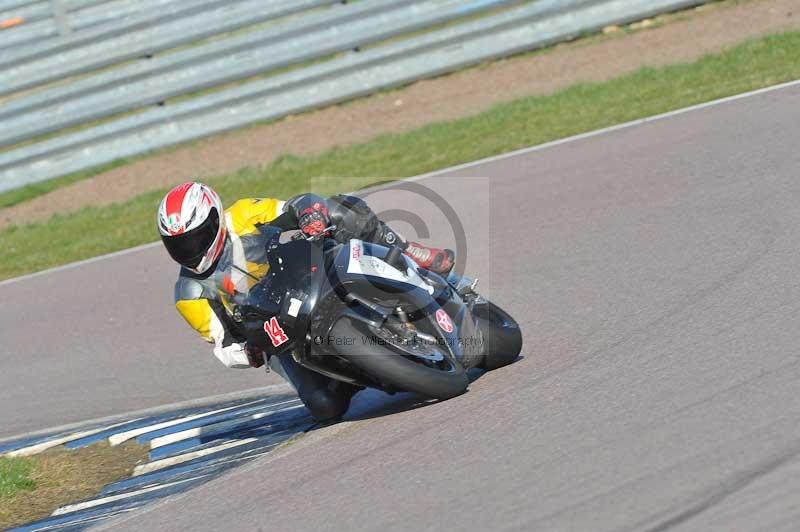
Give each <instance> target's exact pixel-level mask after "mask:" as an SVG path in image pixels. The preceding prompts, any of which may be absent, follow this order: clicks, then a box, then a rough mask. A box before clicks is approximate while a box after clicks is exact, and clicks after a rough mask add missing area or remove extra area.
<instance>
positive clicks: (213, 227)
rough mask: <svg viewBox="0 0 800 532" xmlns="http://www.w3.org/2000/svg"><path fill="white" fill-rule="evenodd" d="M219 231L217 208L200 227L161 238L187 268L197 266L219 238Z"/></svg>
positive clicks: (169, 251) (173, 256)
mask: <svg viewBox="0 0 800 532" xmlns="http://www.w3.org/2000/svg"><path fill="white" fill-rule="evenodd" d="M218 231H219V213H218V212H217V209H211V212H209V213H208V217H207V218H206V219H205V221H204V222H203V223H202V224H201V225H200V226H199V227H195V228H194V229H192V230H191V231H187V232H185V233H183V234H181V235H176V236H164V235H161V240H162V241H163V242H164V246H165V247H166V248H167V252H168V253H169V255H170V257H172V258H173V259H174V260H175V262H177V263H179V264H182V265H184V266H186V267H187V268H196V267H197V265H198V264H200V261H202V260H203V257H204V256H205V255H206V253H208V250H209V248H210V247H211V244H213V243H214V240H215V239H216V238H217V232H218Z"/></svg>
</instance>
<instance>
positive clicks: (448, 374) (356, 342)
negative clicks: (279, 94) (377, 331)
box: [331, 318, 469, 400]
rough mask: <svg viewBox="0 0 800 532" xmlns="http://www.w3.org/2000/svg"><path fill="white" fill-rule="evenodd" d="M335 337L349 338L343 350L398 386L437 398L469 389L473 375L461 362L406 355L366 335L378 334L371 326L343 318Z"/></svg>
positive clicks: (372, 373) (335, 328) (374, 374)
mask: <svg viewBox="0 0 800 532" xmlns="http://www.w3.org/2000/svg"><path fill="white" fill-rule="evenodd" d="M331 336H333V337H334V338H341V339H347V341H346V342H344V343H345V344H349V345H346V347H342V349H341V350H339V349H338V348H337V351H339V354H340V355H342V356H343V357H345V358H346V359H347V360H348V361H349V362H350V363H351V364H353V365H354V366H356V367H357V368H359V369H360V370H362V371H364V372H365V373H367V374H369V375H370V376H371V377H373V378H375V379H377V380H378V381H380V382H382V383H384V384H386V385H388V386H390V387H391V388H393V389H396V390H402V391H407V392H414V393H417V394H419V395H422V396H424V397H429V398H433V399H442V400H444V399H450V398H452V397H455V396H457V395H461V394H462V393H464V392H466V391H467V386H469V379H468V377H467V373H466V371H465V370H464V368H463V367H462V366H461V364H460V363H458V362H457V361H453V363H452V364H451V367H450V368H449V369H447V370H443V369H437V368H434V367H431V366H428V365H426V364H423V363H421V362H416V361H414V360H411V359H410V358H406V357H405V356H402V355H400V354H398V353H396V352H395V351H392V350H391V349H389V348H387V347H385V346H383V345H380V344H378V343H370V342H365V341H363V339H365V338H371V337H374V336H376V335H374V334H373V333H371V332H367V326H366V325H362V324H361V323H356V322H353V321H351V320H350V319H348V318H341V319H340V320H339V321H338V322H336V324H335V325H334V326H333V329H331Z"/></svg>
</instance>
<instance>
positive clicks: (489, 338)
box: [472, 301, 522, 371]
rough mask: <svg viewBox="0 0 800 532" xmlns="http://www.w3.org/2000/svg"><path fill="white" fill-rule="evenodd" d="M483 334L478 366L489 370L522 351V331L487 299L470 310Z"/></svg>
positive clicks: (506, 313) (500, 366) (503, 363)
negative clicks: (482, 354) (480, 358)
mask: <svg viewBox="0 0 800 532" xmlns="http://www.w3.org/2000/svg"><path fill="white" fill-rule="evenodd" d="M472 315H473V316H474V317H475V322H476V323H477V326H478V329H479V330H480V331H481V334H482V335H483V342H484V345H483V349H484V353H485V355H484V360H483V362H481V364H479V365H478V367H479V368H483V369H485V370H488V371H491V370H493V369H497V368H502V367H503V366H507V365H509V364H511V363H512V362H514V361H515V360H516V359H517V357H518V356H519V354H520V352H521V351H522V331H520V328H519V325H518V324H517V322H516V321H515V320H514V318H512V317H511V315H510V314H509V313H508V312H506V311H504V310H503V309H501V308H500V307H498V306H497V305H495V304H494V303H492V302H490V301H487V302H486V303H484V304H481V305H476V306H475V308H474V309H473V310H472Z"/></svg>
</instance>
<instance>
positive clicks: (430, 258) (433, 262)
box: [404, 240, 456, 275]
mask: <svg viewBox="0 0 800 532" xmlns="http://www.w3.org/2000/svg"><path fill="white" fill-rule="evenodd" d="M404 253H405V254H406V255H408V256H409V257H411V258H412V259H413V260H414V262H416V263H417V264H419V265H420V266H421V267H423V268H425V269H426V270H430V271H432V272H434V273H438V274H439V275H447V274H448V273H450V270H452V269H453V265H454V264H455V260H456V254H455V253H454V252H453V250H452V249H440V248H434V247H431V246H425V245H423V244H420V243H419V242H412V241H410V240H409V241H408V242H407V243H406V247H405V249H404Z"/></svg>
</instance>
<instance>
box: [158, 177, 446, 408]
mask: <svg viewBox="0 0 800 532" xmlns="http://www.w3.org/2000/svg"><path fill="white" fill-rule="evenodd" d="M276 226H277V227H279V228H280V229H281V230H290V229H299V230H301V231H302V232H303V233H305V234H306V235H309V236H317V235H319V234H320V233H322V232H324V231H326V229H327V228H328V227H330V226H335V229H334V230H333V231H332V235H330V236H332V237H333V238H335V239H336V240H337V241H340V242H347V241H349V240H350V239H351V238H358V239H361V240H365V241H368V242H374V243H379V244H383V245H396V246H399V247H400V248H401V249H403V250H404V252H405V253H406V254H407V255H408V256H409V257H411V258H412V259H413V260H414V261H415V262H416V263H417V264H419V265H420V266H421V267H423V268H426V269H429V270H432V271H435V272H437V273H441V274H445V275H446V274H447V273H448V272H449V271H450V270H451V269H452V267H453V260H454V253H453V252H452V251H451V250H449V249H437V248H432V247H428V246H424V245H422V244H420V243H417V242H411V241H406V240H405V239H404V238H402V237H401V236H400V235H399V234H398V233H397V232H395V231H393V230H392V229H391V228H389V226H388V225H386V224H385V223H383V222H382V221H381V220H379V219H378V217H377V216H376V215H375V213H374V212H373V211H372V210H371V209H370V208H369V207H368V206H367V204H366V203H365V202H364V201H363V200H361V199H359V198H357V197H355V196H348V195H336V196H333V197H330V198H327V199H326V198H322V197H320V196H318V195H316V194H301V195H299V196H296V197H294V198H292V199H289V200H287V201H281V200H278V199H272V198H260V199H255V198H247V199H241V200H239V201H237V202H236V203H234V204H233V205H231V206H230V207H229V208H228V209H223V206H222V202H221V200H220V198H219V195H217V193H216V192H215V191H214V190H213V189H212V188H211V187H209V186H207V185H204V184H202V183H198V182H187V183H183V184H182V185H178V186H177V187H175V188H173V189H172V190H171V191H169V192H168V193H167V195H166V196H164V199H163V200H162V201H161V204H160V206H159V208H158V230H159V233H160V235H161V240H162V241H163V243H164V246H165V247H166V248H167V252H168V253H169V255H170V256H171V257H172V258H173V259H174V260H175V261H176V262H178V263H179V264H180V265H181V270H180V273H179V275H178V281H177V283H176V284H175V307H176V308H177V310H178V312H179V313H180V314H181V316H183V318H184V319H185V320H186V321H187V322H188V323H189V325H190V326H191V327H192V328H193V329H195V330H196V331H197V332H198V333H199V334H200V336H201V337H202V338H203V339H204V340H206V341H207V342H210V343H213V344H214V355H215V356H216V357H217V358H218V359H219V360H220V361H221V362H222V363H223V364H225V365H226V366H227V367H229V368H249V367H260V366H262V365H264V363H265V361H264V355H263V352H262V351H261V350H259V349H257V348H255V347H252V346H250V347H248V346H247V345H246V342H245V340H244V337H243V336H242V335H241V334H240V333H239V331H238V330H237V325H236V322H235V321H234V320H233V318H232V312H233V308H232V301H233V300H235V299H236V298H237V297H241V296H246V294H247V293H248V291H249V289H250V288H251V287H252V286H254V285H255V284H256V283H257V282H258V281H259V280H260V279H261V278H262V277H263V276H264V275H265V274H266V273H267V270H268V269H269V264H268V261H267V251H266V243H267V242H268V241H269V239H270V237H271V235H273V234H274V232H275V227H276ZM268 364H269V367H270V368H271V369H272V370H273V371H275V372H276V373H278V374H279V375H281V376H282V377H283V378H284V379H286V380H287V381H288V382H289V383H290V384H291V385H292V386H293V387H294V388H295V390H297V393H298V395H299V396H300V399H301V400H302V401H303V403H304V404H305V405H306V407H308V409H309V410H310V412H311V415H312V416H313V417H315V418H316V419H318V420H326V419H331V418H336V417H339V416H341V415H342V414H344V412H345V411H347V408H348V407H349V405H350V399H351V398H352V396H353V394H355V392H356V391H358V388H356V387H354V386H352V385H350V384H347V383H343V382H340V381H336V380H333V379H330V378H329V377H326V376H324V375H321V374H319V373H316V372H313V371H311V370H309V369H306V368H304V367H302V366H300V365H299V364H297V363H296V362H295V361H294V359H293V358H292V356H291V354H290V353H285V354H283V355H280V356H273V357H270V360H269V361H268Z"/></svg>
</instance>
